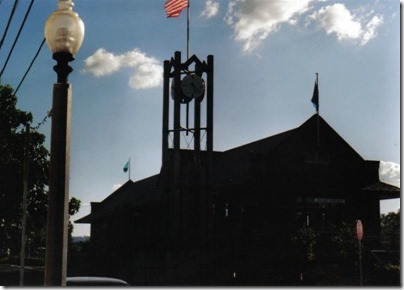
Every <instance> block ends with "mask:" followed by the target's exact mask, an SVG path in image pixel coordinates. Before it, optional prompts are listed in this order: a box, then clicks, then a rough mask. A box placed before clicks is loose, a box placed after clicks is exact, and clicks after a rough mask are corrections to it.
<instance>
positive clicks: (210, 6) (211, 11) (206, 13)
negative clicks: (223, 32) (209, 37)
mask: <svg viewBox="0 0 404 290" xmlns="http://www.w3.org/2000/svg"><path fill="white" fill-rule="evenodd" d="M219 7H220V4H219V2H217V1H213V0H206V2H205V9H203V11H202V12H201V16H202V17H206V18H212V17H214V16H216V15H217V13H218V12H219Z"/></svg>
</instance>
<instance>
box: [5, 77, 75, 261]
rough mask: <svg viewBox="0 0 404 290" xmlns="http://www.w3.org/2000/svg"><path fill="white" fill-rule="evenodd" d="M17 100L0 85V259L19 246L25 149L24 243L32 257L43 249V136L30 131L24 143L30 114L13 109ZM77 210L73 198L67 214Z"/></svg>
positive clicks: (15, 252) (45, 161) (46, 156)
mask: <svg viewBox="0 0 404 290" xmlns="http://www.w3.org/2000/svg"><path fill="white" fill-rule="evenodd" d="M16 105H17V98H16V96H14V94H13V89H12V88H11V87H10V86H9V85H1V84H0V258H1V257H4V256H10V255H18V254H19V250H20V244H21V216H22V208H21V206H22V193H23V163H24V152H25V148H26V147H27V148H28V152H29V155H28V164H29V166H28V167H29V169H28V170H29V175H28V183H27V185H28V196H27V231H26V234H27V241H28V247H29V249H30V250H31V253H32V254H35V252H37V249H39V248H41V247H44V246H45V235H46V218H47V203H48V195H47V186H48V176H49V152H48V150H47V149H46V148H45V146H44V142H45V136H44V135H43V134H41V133H39V132H37V131H36V130H30V134H29V139H28V142H26V134H25V126H26V125H29V124H30V123H31V122H32V114H31V113H29V112H24V111H21V110H19V109H17V108H16ZM79 208H80V200H78V199H75V198H72V199H71V201H70V204H69V213H70V214H74V213H76V212H77V211H78V210H79Z"/></svg>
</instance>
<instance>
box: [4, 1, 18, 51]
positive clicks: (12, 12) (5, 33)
mask: <svg viewBox="0 0 404 290" xmlns="http://www.w3.org/2000/svg"><path fill="white" fill-rule="evenodd" d="M18 2H19V0H15V1H14V6H13V10H11V14H10V17H9V18H8V21H7V26H6V29H5V30H4V33H3V36H2V38H1V40H0V50H1V47H2V46H3V42H4V39H6V36H7V32H8V29H9V27H10V23H11V20H12V19H13V17H14V13H15V10H16V9H17V6H18Z"/></svg>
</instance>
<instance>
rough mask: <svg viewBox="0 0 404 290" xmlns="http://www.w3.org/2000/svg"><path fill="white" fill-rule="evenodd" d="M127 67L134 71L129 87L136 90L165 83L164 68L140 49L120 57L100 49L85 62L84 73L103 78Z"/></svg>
mask: <svg viewBox="0 0 404 290" xmlns="http://www.w3.org/2000/svg"><path fill="white" fill-rule="evenodd" d="M125 67H130V68H133V69H134V71H133V73H132V76H131V77H130V79H129V85H130V86H131V87H132V88H134V89H147V88H152V87H157V86H159V85H161V83H162V81H163V68H162V66H161V65H160V62H159V61H158V60H157V59H156V58H154V57H149V56H147V55H146V54H145V53H143V52H141V51H140V49H138V48H135V49H133V50H132V51H128V52H126V53H123V54H118V55H115V54H113V53H111V52H108V51H106V50H105V49H103V48H100V49H98V50H97V51H96V52H95V53H94V54H93V55H91V56H89V57H88V58H86V59H85V60H84V69H83V71H84V72H85V73H91V74H93V75H95V76H97V77H102V76H108V75H111V74H113V73H115V72H118V71H119V70H121V69H123V68H125Z"/></svg>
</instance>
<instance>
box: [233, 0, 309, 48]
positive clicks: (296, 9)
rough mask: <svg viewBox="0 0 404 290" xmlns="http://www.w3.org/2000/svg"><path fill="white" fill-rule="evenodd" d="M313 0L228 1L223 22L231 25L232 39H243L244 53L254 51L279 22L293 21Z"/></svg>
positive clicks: (295, 20) (294, 21)
mask: <svg viewBox="0 0 404 290" xmlns="http://www.w3.org/2000/svg"><path fill="white" fill-rule="evenodd" d="M312 1H313V0H299V1H296V0H273V1H265V0H230V1H229V5H228V8H227V13H226V17H225V22H226V23H227V24H228V25H230V26H232V27H233V29H234V32H235V39H236V40H238V41H242V42H244V47H243V50H244V52H251V51H252V50H254V49H255V48H256V47H257V46H258V45H259V44H260V43H261V42H262V41H263V40H264V39H266V38H267V37H268V35H269V34H270V33H272V32H274V31H277V30H278V29H279V27H280V25H281V24H283V23H291V24H296V23H297V18H296V17H298V16H300V15H301V14H303V13H305V12H306V11H307V10H308V9H309V3H310V2H312Z"/></svg>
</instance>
